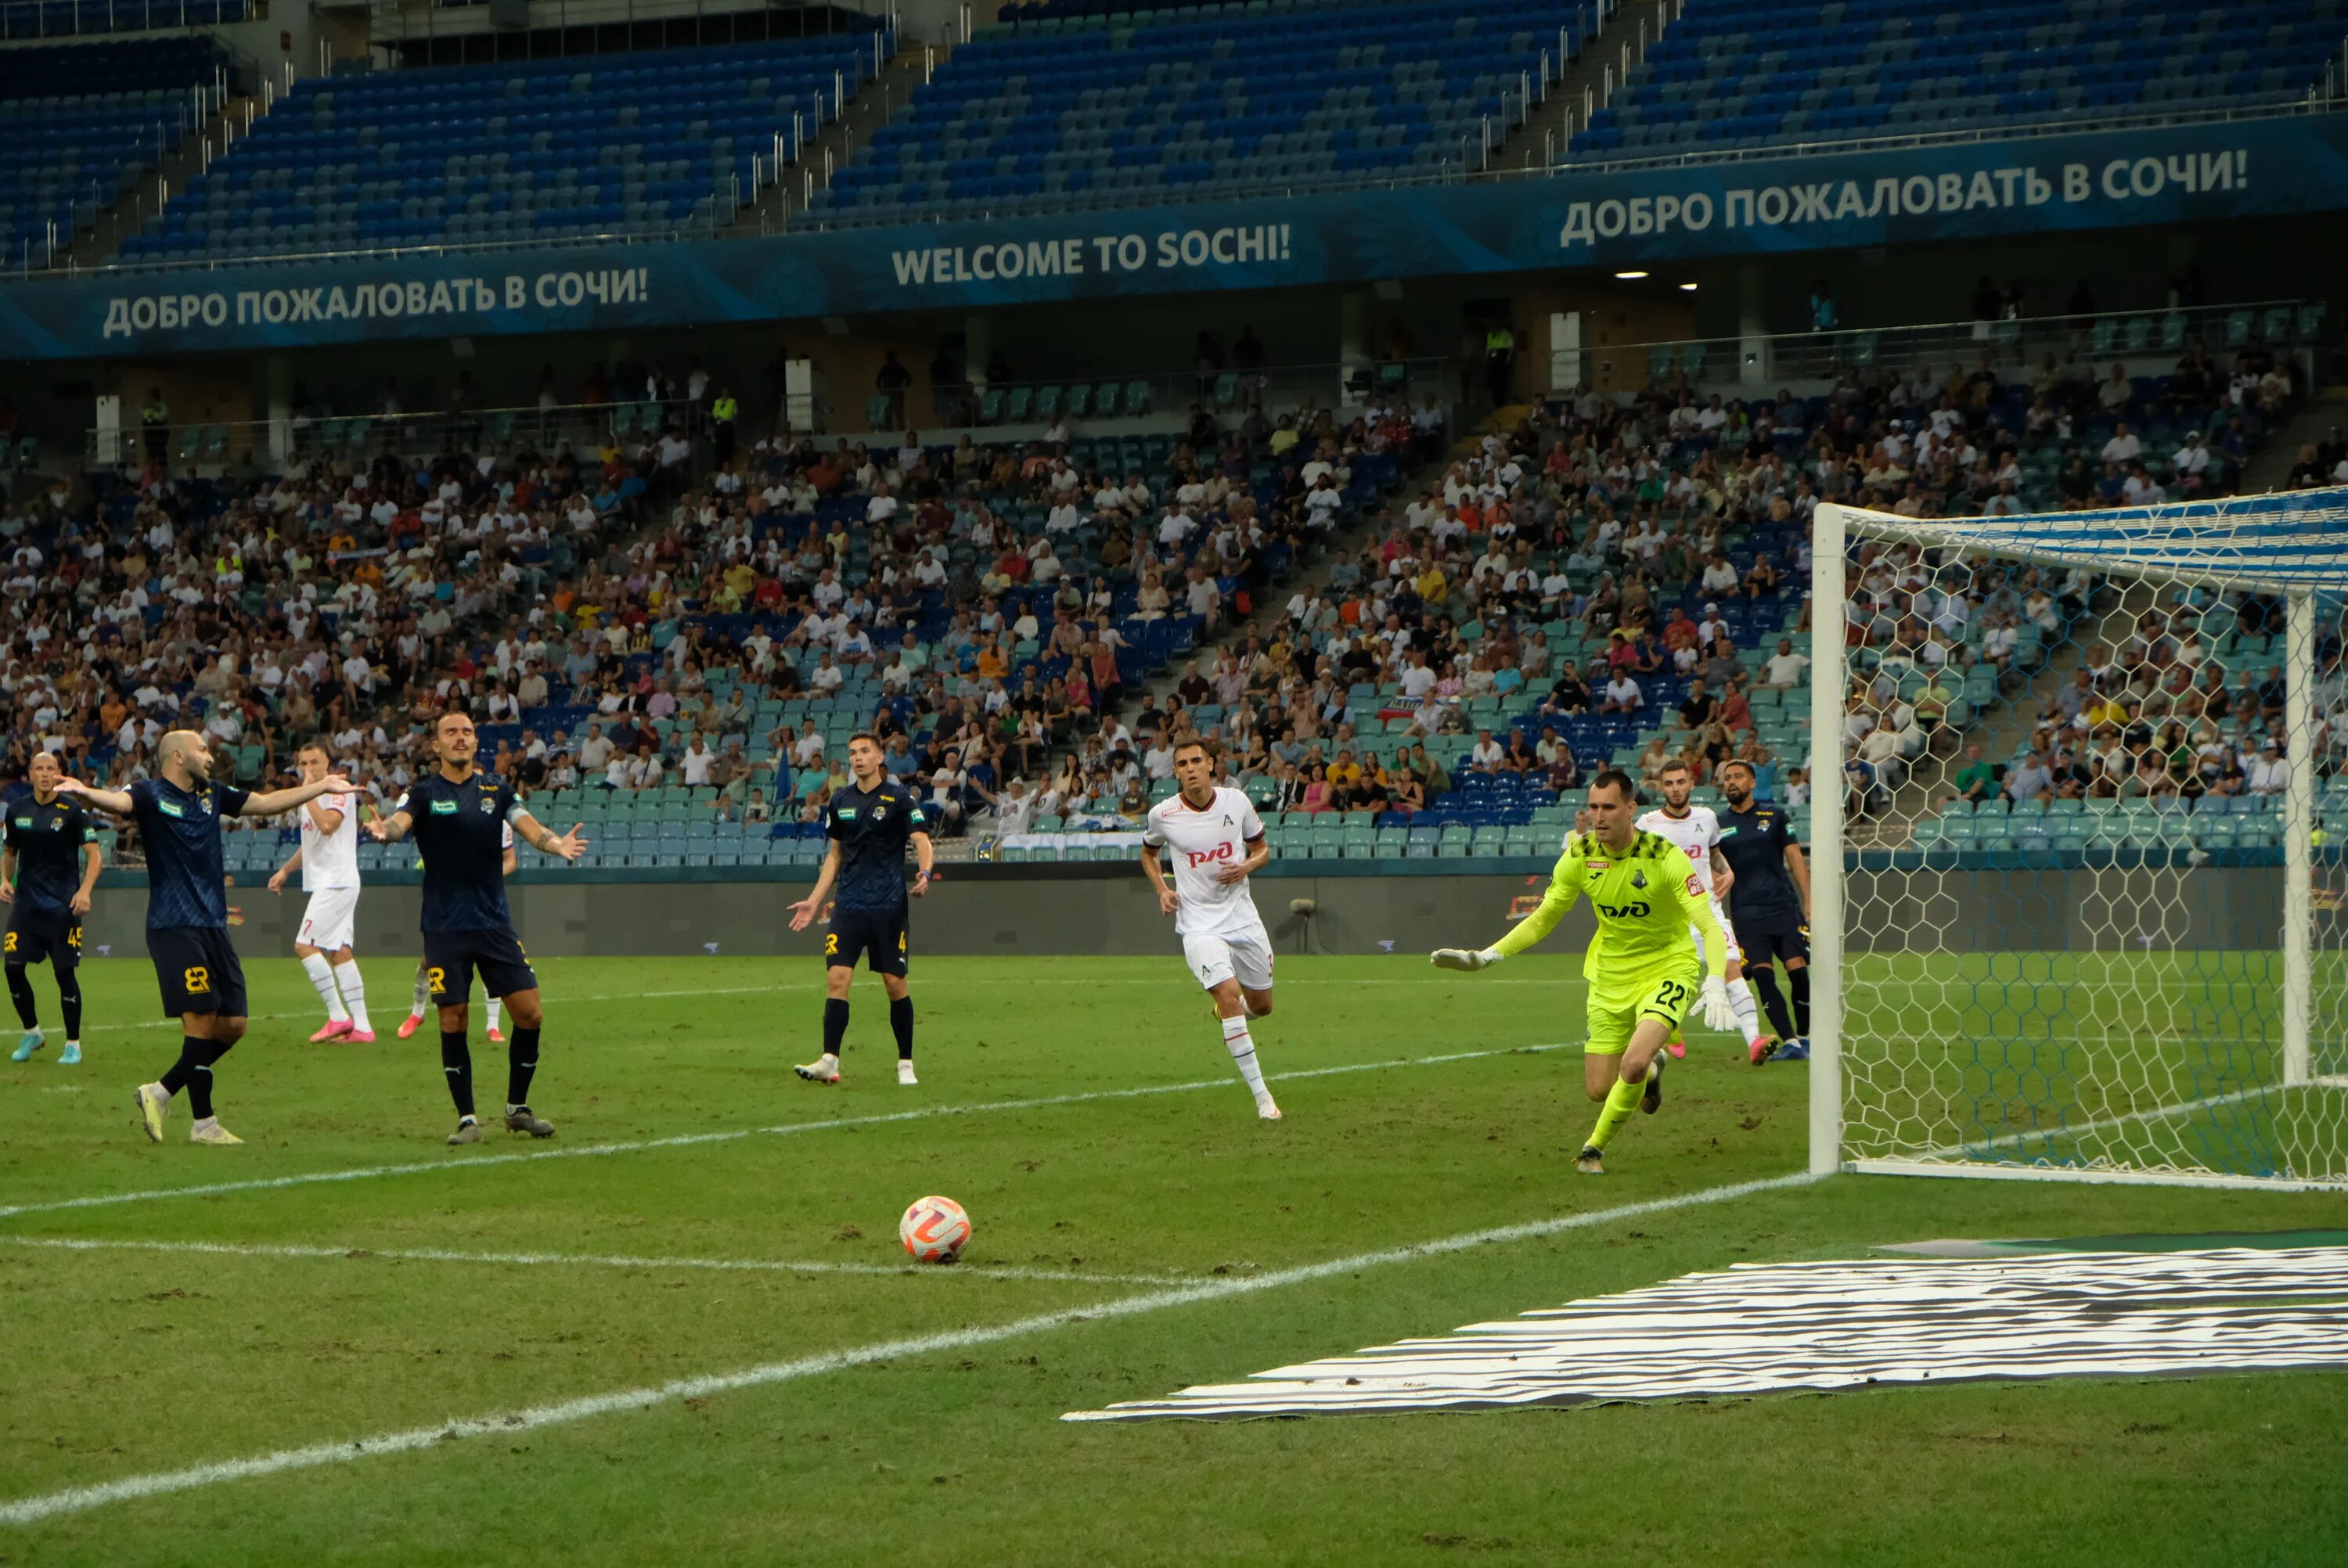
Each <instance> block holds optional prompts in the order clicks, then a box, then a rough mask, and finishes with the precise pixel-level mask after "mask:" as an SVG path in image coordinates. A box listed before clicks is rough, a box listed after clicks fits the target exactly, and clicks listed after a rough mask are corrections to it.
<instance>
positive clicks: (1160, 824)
mask: <svg viewBox="0 0 2348 1568" xmlns="http://www.w3.org/2000/svg"><path fill="white" fill-rule="evenodd" d="M1221 755H1222V752H1221V748H1220V746H1219V745H1218V744H1217V743H1215V742H1213V741H1210V740H1200V739H1191V740H1186V741H1183V742H1182V743H1180V744H1179V745H1177V746H1176V747H1175V748H1174V779H1175V782H1176V783H1177V784H1179V785H1180V786H1181V787H1180V789H1179V790H1178V791H1177V792H1176V793H1175V794H1171V795H1169V796H1168V797H1167V798H1166V799H1164V800H1161V801H1159V803H1158V804H1156V805H1153V806H1151V807H1150V808H1149V818H1148V825H1146V826H1145V827H1144V828H1143V830H1142V837H1141V871H1142V875H1143V876H1147V877H1148V878H1149V885H1150V886H1151V887H1153V888H1155V889H1156V890H1157V892H1158V907H1159V912H1160V913H1163V914H1168V915H1171V916H1173V917H1174V929H1175V932H1176V934H1177V935H1179V937H1180V938H1182V958H1183V960H1184V961H1185V962H1186V963H1188V964H1189V966H1190V972H1191V973H1192V974H1194V975H1196V976H1198V977H1199V984H1200V985H1201V986H1203V987H1205V988H1206V991H1207V995H1208V996H1209V997H1210V999H1212V1000H1213V1002H1214V1005H1215V1016H1216V1017H1217V1018H1218V1019H1220V1020H1221V1023H1222V1030H1223V1046H1224V1049H1225V1050H1229V1051H1230V1052H1231V1061H1233V1062H1234V1063H1236V1064H1237V1065H1238V1067H1239V1070H1240V1077H1241V1079H1242V1080H1244V1081H1246V1083H1247V1086H1248V1090H1249V1091H1250V1092H1251V1093H1252V1094H1254V1096H1255V1113H1256V1114H1257V1115H1258V1116H1259V1117H1262V1119H1263V1120H1264V1121H1266V1122H1277V1121H1279V1120H1280V1107H1279V1106H1278V1105H1276V1104H1274V1103H1273V1102H1272V1091H1271V1090H1269V1089H1267V1088H1266V1087H1264V1081H1263V1070H1262V1068H1261V1067H1260V1066H1258V1065H1257V1062H1256V1059H1255V1039H1254V1037H1253V1036H1252V1035H1251V1033H1250V1032H1249V1030H1248V1020H1250V1019H1251V1018H1262V1017H1263V1016H1264V1015H1265V1014H1267V1013H1269V1012H1270V1011H1272V934H1271V933H1270V932H1268V931H1266V930H1265V929H1264V928H1263V917H1262V916H1261V915H1259V914H1257V913H1256V908H1255V897H1254V896H1253V895H1252V894H1251V893H1250V892H1249V891H1248V876H1249V875H1250V874H1251V873H1252V872H1254V871H1255V870H1257V869H1258V868H1259V867H1261V866H1262V865H1263V863H1264V862H1265V861H1267V860H1269V859H1271V858H1272V850H1271V848H1270V846H1269V845H1266V844H1265V842H1264V836H1263V822H1262V819H1261V818H1259V817H1258V816H1257V815H1256V814H1255V806H1254V805H1253V804H1251V802H1250V801H1249V800H1248V797H1247V796H1246V794H1243V793H1242V792H1241V791H1239V790H1235V789H1232V788H1231V787H1230V786H1229V785H1227V784H1223V785H1219V784H1216V783H1215V772H1216V765H1217V764H1218V762H1219V761H1220V757H1221ZM1167 859H1171V860H1172V862H1173V866H1174V880H1173V881H1172V882H1171V883H1169V882H1168V881H1167V880H1166V873H1165V871H1164V870H1163V869H1161V862H1162V861H1164V860H1167Z"/></svg>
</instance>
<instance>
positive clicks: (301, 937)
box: [269, 741, 375, 1045]
mask: <svg viewBox="0 0 2348 1568" xmlns="http://www.w3.org/2000/svg"><path fill="white" fill-rule="evenodd" d="M293 764H294V766H295V767H297V768H298V769H300V770H301V774H302V780H303V782H304V784H307V783H309V782H310V781H312V780H314V779H322V778H324V777H325V776H326V774H327V773H328V771H329V769H330V766H331V764H330V761H329V759H328V758H327V756H326V748H325V746H324V744H323V743H320V742H317V741H312V742H311V743H309V744H307V745H305V746H304V747H303V748H302V749H301V750H300V751H298V752H295V753H293ZM358 814H359V798H358V796H356V795H355V794H322V795H320V796H319V797H318V798H317V799H315V800H314V801H312V802H311V803H310V804H307V805H305V806H304V807H303V808H302V843H301V845H300V847H298V848H296V849H295V850H294V851H293V854H292V855H290V856H286V859H285V864H284V865H283V866H279V867H278V868H277V875H275V876H272V877H271V878H270V879H269V890H270V891H271V892H272V893H282V892H283V891H284V890H285V879H286V877H288V876H292V875H293V872H294V870H295V869H296V868H297V867H298V868H299V869H300V871H301V873H302V891H303V892H304V893H306V894H308V895H309V902H308V904H306V905H305V906H304V907H303V910H302V926H301V928H300V929H299V930H297V931H296V932H294V934H293V956H294V957H295V958H299V959H301V960H302V972H303V973H304V974H305V975H307V976H309V977H310V989H312V990H314V991H316V992H317V993H318V999H319V1000H320V1001H322V1002H324V1003H325V1004H326V1022H325V1026H324V1028H322V1029H320V1030H318V1032H317V1033H315V1034H314V1035H312V1036H311V1037H310V1043H311V1044H313V1045H316V1044H318V1043H320V1042H321V1041H324V1040H349V1041H351V1042H352V1043H353V1044H355V1045H372V1044H373V1043H375V1025H374V1024H373V1023H371V1022H369V1021H368V1020H367V1010H366V982H365V981H364V980H363V979H360V978H359V966H358V960H357V959H356V958H355V957H354V956H353V955H352V952H351V935H352V930H353V927H355V926H356V924H357V922H358V912H359V815H358Z"/></svg>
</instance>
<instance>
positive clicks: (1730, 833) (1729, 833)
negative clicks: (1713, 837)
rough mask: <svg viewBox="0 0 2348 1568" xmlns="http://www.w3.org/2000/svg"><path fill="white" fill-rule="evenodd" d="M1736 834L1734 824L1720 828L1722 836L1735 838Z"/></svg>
mask: <svg viewBox="0 0 2348 1568" xmlns="http://www.w3.org/2000/svg"><path fill="white" fill-rule="evenodd" d="M1735 835H1736V828H1735V825H1734V824H1732V825H1729V826H1727V827H1724V828H1722V829H1721V830H1720V836H1721V837H1723V838H1734V837H1735Z"/></svg>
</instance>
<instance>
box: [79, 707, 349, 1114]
mask: <svg viewBox="0 0 2348 1568" xmlns="http://www.w3.org/2000/svg"><path fill="white" fill-rule="evenodd" d="M156 756H157V761H158V767H159V770H160V771H159V773H158V775H157V776H156V777H154V778H151V779H140V780H139V781H138V782H137V783H136V784H132V785H131V786H130V787H129V789H127V790H109V789H93V788H91V787H90V786H89V785H88V784H83V783H81V782H80V781H79V780H78V779H70V778H68V779H60V780H58V781H57V793H58V794H60V795H66V796H70V797H72V798H74V799H77V800H78V801H80V802H82V803H83V804H87V805H90V806H94V807H96V808H97V809H98V810H99V811H104V812H111V813H112V814H113V815H116V816H122V817H129V818H130V819H132V820H133V821H135V822H136V823H137V824H138V825H139V843H140V844H141V845H144V846H145V848H146V851H147V951H148V954H149V956H150V957H151V958H153V959H154V960H155V979H156V983H157V984H158V985H159V986H160V989H161V990H162V993H163V1016H164V1017H166V1018H177V1019H178V1020H180V1060H179V1061H177V1062H174V1063H173V1064H172V1066H171V1069H170V1071H168V1072H166V1073H164V1074H163V1076H162V1077H161V1078H160V1079H159V1080H157V1081H155V1082H153V1083H142V1084H140V1085H139V1088H138V1090H137V1091H136V1093H135V1095H134V1097H133V1098H134V1100H135V1101H136V1102H137V1105H138V1108H139V1126H140V1128H141V1129H143V1130H144V1131H145V1132H146V1134H147V1136H148V1137H149V1139H150V1140H152V1141H153V1142H155V1143H161V1142H162V1141H163V1118H164V1117H165V1116H167V1115H169V1114H170V1109H171V1099H172V1096H174V1095H176V1094H178V1093H179V1092H180V1091H181V1090H182V1089H184V1090H186V1091H188V1109H189V1110H190V1111H191V1112H193V1113H194V1115H195V1119H196V1120H195V1125H194V1126H193V1127H192V1128H191V1129H190V1131H189V1133H188V1141H189V1142H190V1143H211V1144H217V1145H227V1144H234V1143H243V1142H244V1140H243V1139H242V1138H240V1137H238V1136H237V1135H236V1134H235V1133H233V1132H230V1131H229V1130H228V1129H227V1128H225V1127H223V1126H221V1124H220V1120H219V1118H218V1117H216V1116H214V1115H213V1114H212V1068H213V1066H214V1064H216V1063H217V1062H218V1061H220V1059H221V1057H223V1056H226V1055H227V1054H228V1052H229V1048H230V1047H231V1046H233V1045H234V1044H235V1043H236V1042H237V1041H238V1040H242V1039H243V1038H244V1022H245V999H244V967H243V966H242V964H240V963H239V962H238V961H237V956H236V948H234V947H232V946H231V945H230V943H229V939H228V896H227V893H226V891H225V888H226V886H227V878H226V876H225V874H224V873H223V872H222V870H221V818H223V817H230V816H275V815H279V814H280V813H282V812H288V811H292V810H293V808H294V807H296V806H301V805H307V804H309V803H310V802H312V801H314V800H315V799H317V798H318V797H319V796H320V795H322V794H348V793H349V791H350V787H351V784H350V781H349V780H348V779H346V778H344V777H342V776H341V775H340V774H324V775H322V776H320V777H318V778H314V779H311V780H308V781H307V782H305V783H303V784H296V785H294V786H293V788H291V789H281V790H271V791H269V792H268V793H266V794H250V793H248V792H247V791H244V790H241V789H239V788H237V787H236V786H235V785H234V784H215V783H214V782H212V776H211V774H212V753H211V746H209V745H208V744H206V743H205V741H204V738H203V737H202V736H201V735H200V734H198V733H196V732H195V731H193V730H172V731H170V732H169V733H166V734H165V735H164V736H163V739H162V741H161V743H160V744H159V745H158V746H157V748H156Z"/></svg>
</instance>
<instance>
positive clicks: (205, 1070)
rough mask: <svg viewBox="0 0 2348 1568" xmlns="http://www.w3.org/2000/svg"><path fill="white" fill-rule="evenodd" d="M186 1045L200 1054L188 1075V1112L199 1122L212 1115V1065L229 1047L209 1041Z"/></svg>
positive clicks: (191, 1042)
mask: <svg viewBox="0 0 2348 1568" xmlns="http://www.w3.org/2000/svg"><path fill="white" fill-rule="evenodd" d="M188 1043H189V1044H190V1045H192V1046H196V1047H198V1048H199V1049H200V1050H201V1061H198V1062H197V1064H196V1067H195V1070H194V1071H191V1072H190V1073H189V1074H188V1110H189V1112H191V1114H193V1115H194V1117H195V1119H196V1120H197V1121H199V1122H201V1121H203V1120H204V1119H205V1118H207V1117H209V1116H210V1115H211V1113H212V1063H213V1062H215V1061H219V1060H220V1059H221V1057H223V1056H226V1055H227V1054H228V1053H229V1047H228V1046H225V1045H221V1043H219V1042H218V1041H217V1040H190V1041H188Z"/></svg>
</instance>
